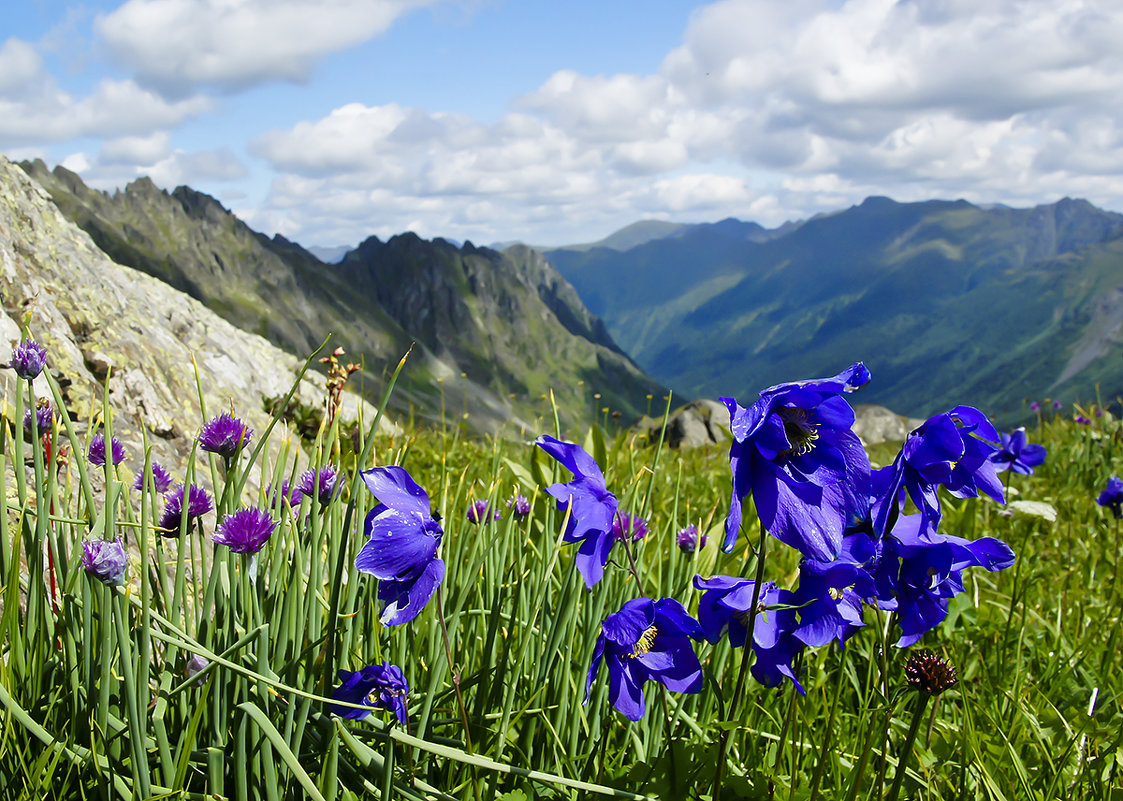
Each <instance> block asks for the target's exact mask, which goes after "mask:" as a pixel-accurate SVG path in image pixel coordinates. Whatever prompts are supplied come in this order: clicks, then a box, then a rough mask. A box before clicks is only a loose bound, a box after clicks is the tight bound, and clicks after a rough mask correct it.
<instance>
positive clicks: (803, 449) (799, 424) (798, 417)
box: [776, 406, 819, 456]
mask: <svg viewBox="0 0 1123 801" xmlns="http://www.w3.org/2000/svg"><path fill="white" fill-rule="evenodd" d="M776 413H777V414H778V415H780V420H781V422H783V424H784V435H785V436H786V437H787V438H788V442H789V443H791V448H790V449H789V450H788V452H787V455H788V456H805V455H807V454H809V453H811V451H812V450H814V448H815V441H816V440H818V439H819V430H818V427H817V426H816V425H815V424H814V423H812V422H810V421H809V420H808V417H809V415H808V413H807V410H806V409H797V408H795V407H793V406H785V407H784V408H782V409H779V410H778V411H777V412H776Z"/></svg>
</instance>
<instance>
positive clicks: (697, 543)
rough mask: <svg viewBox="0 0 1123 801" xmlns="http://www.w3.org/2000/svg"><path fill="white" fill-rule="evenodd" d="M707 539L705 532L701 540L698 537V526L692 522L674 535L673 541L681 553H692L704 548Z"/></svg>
mask: <svg viewBox="0 0 1123 801" xmlns="http://www.w3.org/2000/svg"><path fill="white" fill-rule="evenodd" d="M708 539H709V538H708V537H707V536H706V535H705V534H703V535H702V539H701V540H699V539H698V527H697V526H696V525H694V524H693V523H691V524H690V525H689V526H687V527H686V528H684V529H683V530H682V531H680V532H679V533H678V534H676V535H675V541H676V542H677V543H678V547H679V549H680V550H681V551H682V552H683V553H694V551H696V550H697V549H699V548H705V547H706V541H707V540H708Z"/></svg>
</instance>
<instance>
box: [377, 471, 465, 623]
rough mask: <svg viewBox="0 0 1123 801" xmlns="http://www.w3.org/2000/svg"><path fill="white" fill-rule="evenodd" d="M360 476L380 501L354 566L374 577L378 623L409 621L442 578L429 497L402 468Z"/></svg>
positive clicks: (437, 525)
mask: <svg viewBox="0 0 1123 801" xmlns="http://www.w3.org/2000/svg"><path fill="white" fill-rule="evenodd" d="M361 475H362V477H363V482H364V483H365V484H366V485H367V489H369V490H370V491H371V494H373V495H374V497H375V498H377V499H378V500H379V501H380V503H379V504H378V506H376V507H374V508H373V509H371V510H370V512H369V513H368V514H367V519H366V522H365V523H364V526H363V532H364V533H365V534H366V536H367V542H366V544H365V545H363V547H362V550H360V551H359V554H358V556H356V557H355V567H356V568H357V569H358V570H361V571H362V572H364V573H370V574H371V575H372V576H374V577H375V578H377V579H378V599H379V600H380V601H382V602H383V603H384V604H385V606H383V608H382V615H381V617H380V620H381V621H382V625H384V626H396V625H399V624H401V623H408V622H409V621H411V620H413V619H414V618H415V617H417V616H418V615H419V614H420V613H421V610H422V609H424V608H425V604H427V603H429V599H430V598H432V597H433V593H434V592H436V591H437V585H439V584H440V583H441V581H442V580H443V579H444V575H445V563H444V561H443V560H442V559H439V558H438V557H437V549H438V548H439V547H440V544H441V538H442V537H444V530H443V529H442V528H441V524H440V523H438V522H437V520H436V519H435V518H434V517H433V515H432V514H431V512H430V506H429V496H428V495H427V494H426V493H425V490H423V489H421V487H419V486H418V485H417V482H415V481H414V480H413V479H412V478H411V477H410V475H409V473H407V472H406V470H405V468H403V467H397V466H393V467H375V468H372V469H370V470H364V471H363V472H362V473H361Z"/></svg>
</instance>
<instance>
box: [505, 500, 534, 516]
mask: <svg viewBox="0 0 1123 801" xmlns="http://www.w3.org/2000/svg"><path fill="white" fill-rule="evenodd" d="M507 508H508V509H510V510H511V512H512V514H514V516H515V519H516V520H525V519H526V518H527V517H529V516H530V501H528V500H527V499H526V496H525V495H516V496H515V497H514V498H511V499H510V500H509V501H507Z"/></svg>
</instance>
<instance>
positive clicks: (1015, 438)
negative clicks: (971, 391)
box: [990, 421, 1091, 476]
mask: <svg viewBox="0 0 1123 801" xmlns="http://www.w3.org/2000/svg"><path fill="white" fill-rule="evenodd" d="M1089 422H1091V421H1089ZM999 436H1000V437H1001V438H1002V444H1001V446H1000V447H999V449H998V450H997V451H995V452H994V453H992V454H991V455H990V460H991V461H992V462H994V467H995V470H997V471H998V472H999V473H1001V472H1002V471H1003V470H1007V469H1009V470H1013V471H1014V472H1015V473H1020V474H1021V475H1023V476H1031V475H1033V468H1035V467H1037V466H1038V465H1040V464H1041V463H1042V462H1044V461H1045V446H1044V445H1029V444H1027V442H1026V430H1025V429H1024V428H1018V429H1016V430H1015V431H1014V433H1013V434H1006V433H1002V434H999Z"/></svg>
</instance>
